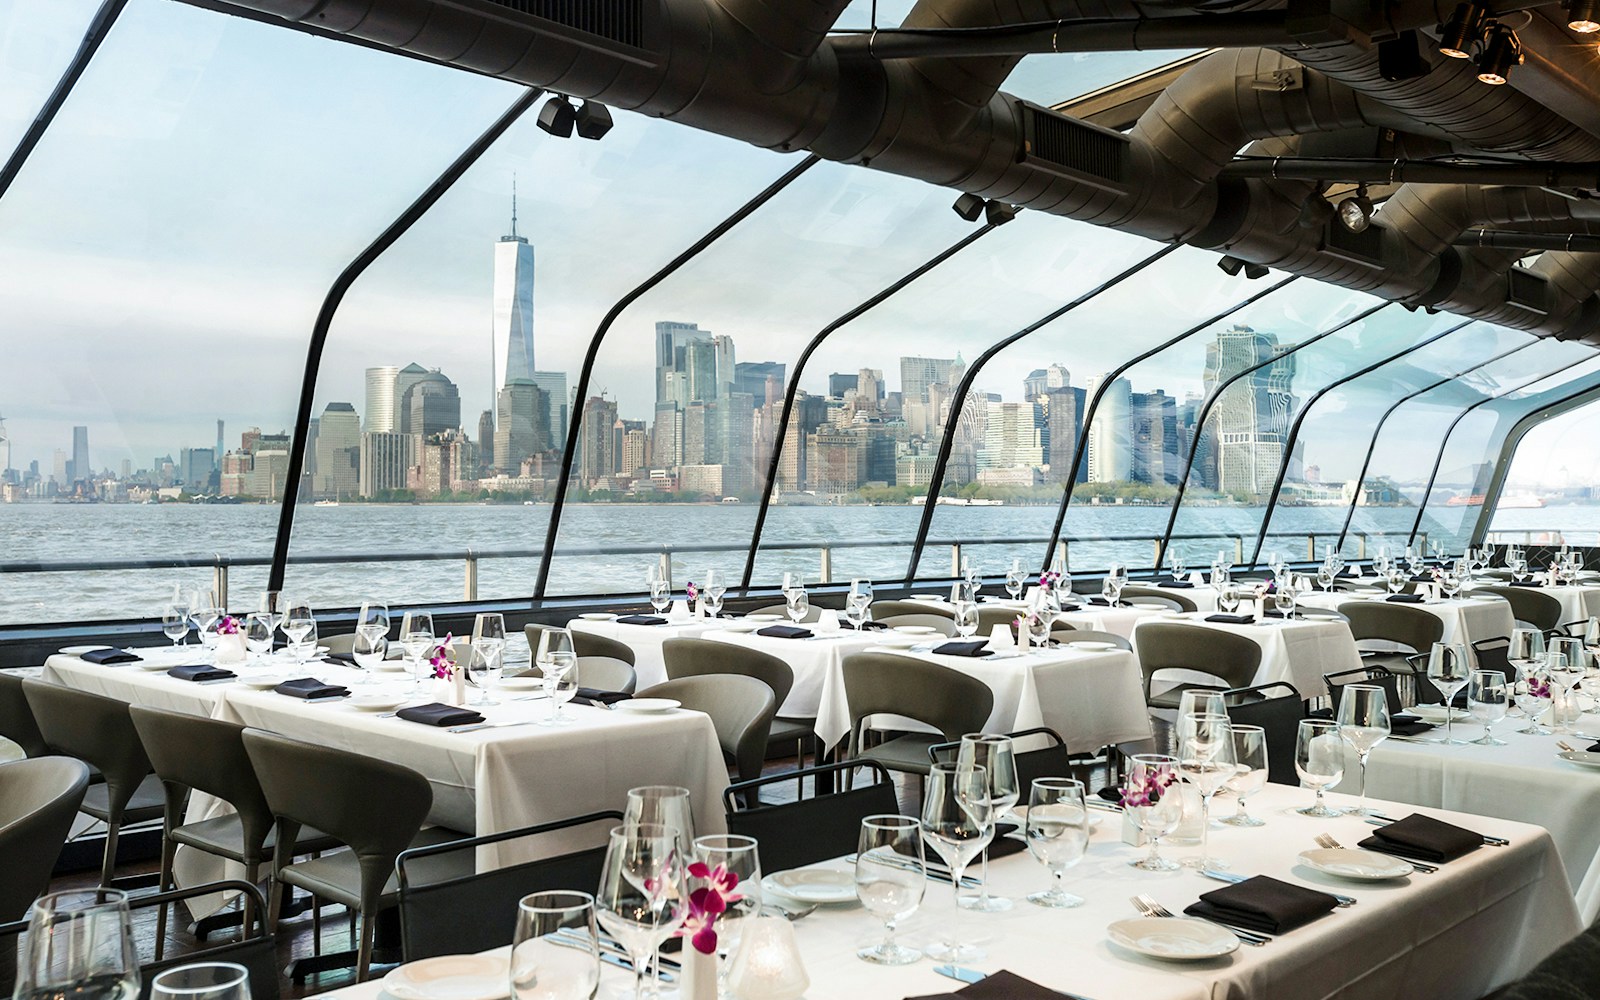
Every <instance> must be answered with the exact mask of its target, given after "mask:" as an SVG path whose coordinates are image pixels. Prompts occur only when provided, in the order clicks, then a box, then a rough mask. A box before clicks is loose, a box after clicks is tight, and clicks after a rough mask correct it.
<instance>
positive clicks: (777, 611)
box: [750, 601, 878, 624]
mask: <svg viewBox="0 0 1600 1000" xmlns="http://www.w3.org/2000/svg"><path fill="white" fill-rule="evenodd" d="M872 613H873V616H874V617H876V616H877V613H878V612H877V605H873V612H872ZM750 614H753V615H777V616H778V617H779V618H782V619H783V620H784V621H786V622H787V621H789V620H790V619H789V606H788V605H787V604H769V605H767V606H766V607H764V608H756V609H755V610H754V611H752V612H750ZM821 617H822V607H821V606H820V605H818V604H817V603H816V602H814V601H813V602H812V603H811V604H810V606H809V607H807V609H806V616H805V617H804V618H802V619H800V621H801V623H802V624H804V623H805V622H814V621H816V620H817V619H818V618H821Z"/></svg>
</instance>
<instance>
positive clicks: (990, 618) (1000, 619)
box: [978, 604, 1018, 635]
mask: <svg viewBox="0 0 1600 1000" xmlns="http://www.w3.org/2000/svg"><path fill="white" fill-rule="evenodd" d="M1017 615H1018V612H1017V610H1016V609H1015V608H997V607H995V606H993V605H983V604H980V605H979V606H978V634H979V635H989V634H991V633H993V632H994V627H995V626H996V625H1013V624H1014V623H1015V622H1016V620H1017ZM1011 631H1012V634H1015V633H1016V629H1015V628H1013V629H1012V630H1011Z"/></svg>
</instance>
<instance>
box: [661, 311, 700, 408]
mask: <svg viewBox="0 0 1600 1000" xmlns="http://www.w3.org/2000/svg"><path fill="white" fill-rule="evenodd" d="M710 338H711V331H709V330H702V329H700V325H699V324H698V323H679V322H675V321H673V320H659V321H657V323H656V402H658V403H659V402H663V401H665V400H669V399H671V397H670V396H669V395H668V392H667V374H668V373H669V372H674V371H682V370H683V369H682V367H681V366H680V365H679V364H678V363H677V361H678V358H679V357H680V356H681V355H680V353H679V352H680V351H682V349H683V347H684V345H685V344H687V343H689V341H691V340H709V339H710Z"/></svg>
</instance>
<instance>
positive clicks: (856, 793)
mask: <svg viewBox="0 0 1600 1000" xmlns="http://www.w3.org/2000/svg"><path fill="white" fill-rule="evenodd" d="M856 768H866V769H867V770H869V771H871V772H872V775H873V779H874V780H872V781H869V782H866V783H861V782H857V783H856V785H855V787H853V788H849V789H845V790H843V791H836V792H832V793H828V794H817V793H816V792H815V791H813V793H812V796H811V797H810V798H801V799H797V800H795V801H792V802H782V803H776V804H773V803H766V802H761V801H760V798H759V796H760V789H762V788H763V787H765V786H767V785H772V784H778V783H786V782H790V781H793V780H795V779H796V778H800V779H802V782H803V780H804V779H805V778H808V777H809V778H811V779H813V781H815V780H816V779H817V777H818V776H819V775H825V774H832V775H834V776H836V777H837V776H839V775H840V774H841V773H842V772H846V771H852V770H854V769H856ZM802 787H803V785H802ZM814 788H815V785H813V789H814ZM722 802H723V807H724V809H725V810H726V812H727V820H728V832H729V833H735V834H740V835H742V836H746V837H754V838H755V839H756V840H758V841H760V843H761V867H762V869H763V870H764V871H774V872H777V871H785V870H787V869H790V868H800V867H802V866H804V865H810V864H815V863H816V862H818V861H826V860H827V859H828V858H837V857H839V856H840V855H843V854H850V853H852V852H854V851H855V849H856V845H857V842H858V841H859V839H860V833H861V821H862V820H863V819H865V818H866V817H868V816H876V815H879V814H883V813H889V814H894V813H898V812H899V811H900V807H899V805H897V804H896V802H895V795H894V783H893V781H891V780H890V777H889V771H888V769H887V768H885V767H884V766H883V765H882V764H879V763H877V762H875V761H868V760H845V761H840V762H838V763H834V764H824V765H822V766H821V767H810V768H805V769H803V770H800V771H784V772H783V773H781V774H772V775H767V776H766V777H764V778H756V779H754V780H751V781H741V782H739V783H738V784H736V785H729V786H728V787H727V789H725V790H724V791H723V793H722Z"/></svg>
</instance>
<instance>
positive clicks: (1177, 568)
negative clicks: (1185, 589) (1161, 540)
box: [1167, 546, 1186, 583]
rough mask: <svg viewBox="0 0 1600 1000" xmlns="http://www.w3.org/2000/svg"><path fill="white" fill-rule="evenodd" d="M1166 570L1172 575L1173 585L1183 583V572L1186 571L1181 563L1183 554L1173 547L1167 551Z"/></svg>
mask: <svg viewBox="0 0 1600 1000" xmlns="http://www.w3.org/2000/svg"><path fill="white" fill-rule="evenodd" d="M1167 569H1168V570H1169V571H1171V573H1172V580H1173V582H1174V583H1182V582H1183V572H1184V570H1185V569H1186V567H1185V566H1184V563H1183V553H1182V552H1179V551H1178V549H1177V547H1176V546H1174V547H1172V548H1169V549H1168V550H1167Z"/></svg>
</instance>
